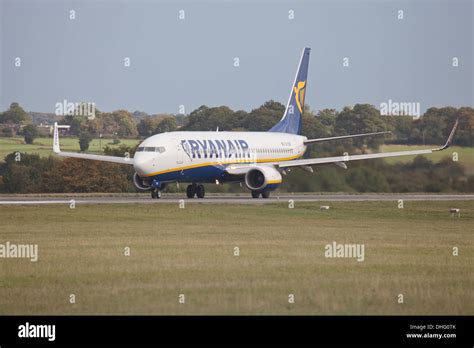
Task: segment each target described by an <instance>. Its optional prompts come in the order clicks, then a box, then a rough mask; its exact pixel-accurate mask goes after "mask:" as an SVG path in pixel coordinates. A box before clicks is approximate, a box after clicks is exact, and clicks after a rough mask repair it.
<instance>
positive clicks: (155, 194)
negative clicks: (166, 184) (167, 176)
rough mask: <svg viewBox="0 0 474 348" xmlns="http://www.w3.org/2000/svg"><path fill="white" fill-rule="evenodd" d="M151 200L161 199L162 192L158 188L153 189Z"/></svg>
mask: <svg viewBox="0 0 474 348" xmlns="http://www.w3.org/2000/svg"><path fill="white" fill-rule="evenodd" d="M151 198H156V199H158V198H161V190H160V189H157V188H155V189H153V190H152V191H151Z"/></svg>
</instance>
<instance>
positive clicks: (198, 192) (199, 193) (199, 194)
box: [196, 185, 206, 198]
mask: <svg viewBox="0 0 474 348" xmlns="http://www.w3.org/2000/svg"><path fill="white" fill-rule="evenodd" d="M205 194H206V190H205V189H204V185H198V186H197V187H196V196H197V197H198V198H204V195H205Z"/></svg>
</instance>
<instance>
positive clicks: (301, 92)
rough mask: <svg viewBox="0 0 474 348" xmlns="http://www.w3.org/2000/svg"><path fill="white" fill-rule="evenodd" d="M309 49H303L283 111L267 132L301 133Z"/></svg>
mask: <svg viewBox="0 0 474 348" xmlns="http://www.w3.org/2000/svg"><path fill="white" fill-rule="evenodd" d="M309 51H310V48H308V47H306V48H304V49H303V53H302V55H301V60H300V64H299V66H298V71H297V72H296V77H295V82H294V83H293V87H292V89H291V92H290V98H289V99H288V104H287V105H286V110H285V113H284V114H283V117H282V118H281V120H280V122H278V123H277V124H276V125H274V126H273V127H272V128H271V129H270V130H269V132H280V133H291V134H301V115H302V114H303V110H304V97H305V93H306V87H307V77H308V64H309Z"/></svg>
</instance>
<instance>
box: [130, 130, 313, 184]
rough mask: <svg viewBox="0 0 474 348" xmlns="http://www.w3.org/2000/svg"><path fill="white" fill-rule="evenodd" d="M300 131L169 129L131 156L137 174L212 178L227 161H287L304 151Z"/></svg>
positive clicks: (176, 178) (169, 178)
mask: <svg viewBox="0 0 474 348" xmlns="http://www.w3.org/2000/svg"><path fill="white" fill-rule="evenodd" d="M306 139H307V138H306V137H304V136H301V135H295V134H288V133H273V132H171V133H162V134H157V135H154V136H151V137H149V138H147V139H145V140H144V141H143V142H142V143H141V144H140V145H139V147H138V149H137V152H136V153H135V157H134V159H133V161H134V162H133V163H134V168H135V171H136V172H137V174H138V175H139V176H141V177H150V178H155V179H157V180H158V181H159V182H162V183H166V182H174V181H181V182H213V181H215V180H219V179H225V175H224V174H223V173H224V171H225V168H226V167H227V166H228V165H232V164H238V163H244V164H245V163H247V164H251V163H268V164H270V163H272V162H277V161H278V162H281V161H290V160H293V159H296V158H299V157H301V156H302V155H303V154H304V152H305V151H306V146H305V145H304V141H305V140H306Z"/></svg>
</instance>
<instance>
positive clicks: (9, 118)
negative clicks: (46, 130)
mask: <svg viewBox="0 0 474 348" xmlns="http://www.w3.org/2000/svg"><path fill="white" fill-rule="evenodd" d="M1 121H2V123H14V124H21V123H28V122H30V121H31V116H30V115H28V113H26V111H25V110H23V108H22V107H21V106H20V104H18V103H11V104H10V108H9V109H8V110H7V111H5V112H4V113H3V115H2V119H1Z"/></svg>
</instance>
